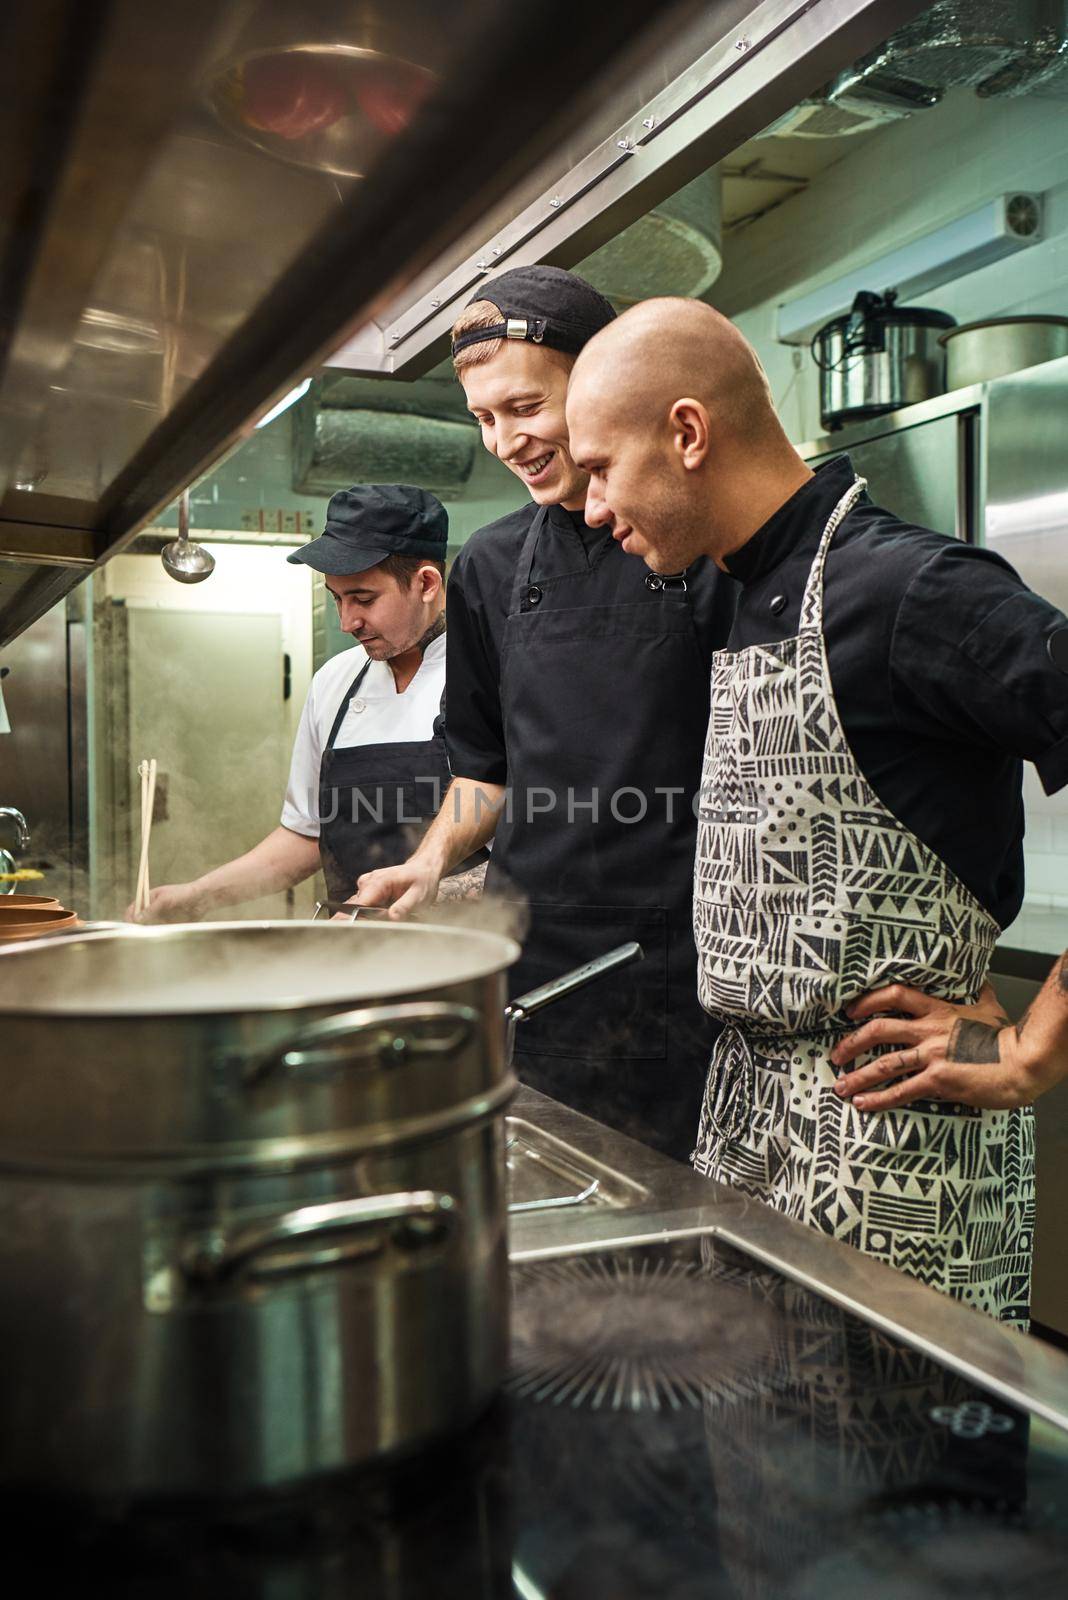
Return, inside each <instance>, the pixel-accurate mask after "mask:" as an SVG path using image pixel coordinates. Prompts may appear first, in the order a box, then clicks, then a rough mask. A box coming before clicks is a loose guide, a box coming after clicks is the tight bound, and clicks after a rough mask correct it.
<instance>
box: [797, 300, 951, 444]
mask: <svg viewBox="0 0 1068 1600" xmlns="http://www.w3.org/2000/svg"><path fill="white" fill-rule="evenodd" d="M952 326H953V318H952V317H951V316H949V315H948V314H947V313H946V312H944V311H932V310H929V309H927V308H926V307H924V306H899V305H897V304H896V303H895V296H894V294H893V293H892V292H888V293H887V294H886V295H885V296H881V295H876V294H869V293H868V292H867V291H863V290H862V291H861V293H860V294H858V295H857V297H856V299H855V300H854V302H853V306H852V309H851V310H850V311H849V312H848V313H847V315H846V316H844V317H835V318H834V319H833V321H831V322H828V323H827V324H826V325H825V326H824V327H822V328H821V329H820V330H819V332H818V333H817V334H816V335H815V336H814V338H813V340H812V355H813V358H814V359H815V362H816V365H817V366H818V367H819V370H820V417H821V419H822V421H823V426H824V427H825V428H840V427H842V426H843V425H844V424H846V423H848V422H860V421H863V420H864V418H865V417H878V416H882V415H883V413H884V412H887V411H896V410H897V409H898V407H899V406H908V405H914V404H915V403H916V402H917V401H918V400H927V399H929V398H930V397H931V396H932V395H936V394H941V393H942V390H943V388H944V387H945V384H944V373H945V356H944V353H943V351H942V348H941V346H940V344H939V342H938V336H939V334H940V333H941V332H942V330H943V329H944V328H952Z"/></svg>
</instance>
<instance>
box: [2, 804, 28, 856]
mask: <svg viewBox="0 0 1068 1600" xmlns="http://www.w3.org/2000/svg"><path fill="white" fill-rule="evenodd" d="M0 817H10V818H11V820H12V822H13V823H14V824H15V831H16V833H17V835H18V848H19V850H20V851H21V852H22V853H23V854H25V853H26V851H27V850H28V849H29V848H30V830H29V828H28V827H27V826H26V818H25V817H24V816H23V815H22V812H21V811H16V810H15V807H14V806H0Z"/></svg>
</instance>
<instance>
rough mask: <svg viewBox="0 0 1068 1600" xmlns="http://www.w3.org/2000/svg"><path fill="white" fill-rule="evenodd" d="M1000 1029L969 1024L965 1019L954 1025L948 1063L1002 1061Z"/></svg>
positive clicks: (975, 1023)
mask: <svg viewBox="0 0 1068 1600" xmlns="http://www.w3.org/2000/svg"><path fill="white" fill-rule="evenodd" d="M999 1031H1000V1030H999V1029H997V1028H991V1027H989V1026H988V1025H987V1023H985V1022H967V1021H965V1020H964V1019H963V1018H962V1019H961V1020H960V1021H959V1022H955V1023H954V1024H953V1032H952V1033H951V1034H950V1036H949V1043H948V1045H947V1046H946V1060H947V1061H974V1062H984V1063H985V1062H991V1061H1000V1060H1001V1043H1000V1040H999V1038H998V1034H999Z"/></svg>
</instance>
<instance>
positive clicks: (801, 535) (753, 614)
mask: <svg viewBox="0 0 1068 1600" xmlns="http://www.w3.org/2000/svg"><path fill="white" fill-rule="evenodd" d="M567 414H568V427H569V433H570V438H571V450H572V455H573V457H574V459H575V461H576V463H577V464H578V465H579V466H580V467H581V468H582V469H583V470H584V471H585V472H588V473H589V475H590V483H589V489H588V493H587V501H586V520H587V522H588V523H590V524H591V526H604V527H610V528H611V531H612V534H613V536H614V537H615V538H616V539H618V540H619V541H620V543H621V544H622V546H623V549H624V550H626V551H628V552H630V553H631V554H633V555H636V556H641V557H642V558H643V559H644V560H645V562H646V563H647V565H648V566H650V567H651V568H652V569H653V570H654V571H660V570H676V569H678V568H679V567H681V566H684V565H685V564H686V563H687V562H690V561H693V560H695V559H696V558H697V557H698V556H700V555H706V556H709V557H711V559H712V560H713V561H715V562H716V563H717V564H718V565H719V566H720V567H721V568H722V569H723V570H724V571H726V572H729V573H730V574H731V575H732V577H734V578H736V579H737V580H738V581H739V583H740V584H741V586H742V589H741V596H740V600H739V609H738V613H737V616H736V620H735V624H734V628H733V630H732V633H731V636H730V638H729V640H728V643H727V647H726V649H724V650H723V651H720V652H718V653H717V655H716V656H715V657H714V660H713V668H712V692H711V715H710V720H709V733H708V743H707V746H706V752H705V763H704V771H703V777H702V788H701V801H700V819H699V826H698V840H697V854H696V866H695V889H694V930H695V936H696V941H697V948H698V984H699V992H700V996H701V1000H702V1003H703V1004H704V1005H705V1007H706V1008H707V1009H708V1010H709V1011H710V1012H711V1013H712V1014H713V1015H714V1016H715V1017H718V1018H720V1019H722V1020H723V1021H724V1023H725V1024H726V1026H725V1028H724V1031H723V1033H722V1034H721V1036H720V1039H719V1041H718V1042H717V1044H716V1046H715V1047H714V1050H713V1054H712V1060H711V1064H710V1069H709V1075H708V1082H707V1087H706V1091H705V1098H704V1105H703V1109H702V1115H701V1123H700V1130H699V1133H698V1139H697V1148H696V1151H695V1153H694V1158H693V1159H694V1165H695V1166H696V1168H697V1170H698V1171H699V1172H702V1173H705V1174H707V1175H709V1176H712V1177H715V1178H718V1179H721V1180H723V1181H725V1182H728V1183H731V1184H734V1185H735V1186H737V1187H738V1188H741V1189H743V1190H744V1191H745V1192H746V1193H748V1194H751V1195H755V1196H757V1197H759V1198H760V1199H762V1200H765V1201H767V1202H769V1203H770V1204H772V1205H773V1206H775V1207H777V1208H778V1209H779V1210H782V1211H785V1212H786V1213H787V1214H789V1215H790V1216H793V1217H796V1218H800V1219H802V1220H804V1221H806V1222H808V1223H810V1224H812V1225H814V1226H816V1227H819V1228H821V1229H823V1230H825V1231H826V1232H829V1233H831V1234H833V1235H834V1236H835V1237H837V1238H839V1239H844V1240H846V1241H848V1242H849V1243H850V1244H853V1245H856V1246H858V1247H859V1248H861V1249H863V1250H866V1251H868V1252H869V1253H870V1254H872V1255H874V1256H877V1257H879V1258H880V1259H882V1260H884V1261H886V1262H889V1263H890V1264H891V1265H894V1266H897V1267H900V1268H902V1269H903V1270H905V1271H908V1272H911V1273H913V1274H914V1275H915V1276H917V1277H919V1278H921V1279H922V1280H923V1281H925V1282H927V1283H930V1284H933V1285H935V1286H936V1287H938V1288H940V1289H942V1290H944V1291H945V1292H947V1293H949V1294H953V1295H955V1296H957V1297H959V1298H961V1299H963V1300H965V1301H967V1302H968V1303H969V1304H971V1305H974V1306H977V1307H981V1308H982V1309H984V1310H986V1311H988V1312H990V1313H991V1314H992V1315H994V1316H996V1317H999V1318H1001V1319H1002V1320H1004V1321H1006V1322H1012V1323H1018V1324H1024V1323H1026V1320H1027V1316H1028V1305H1029V1292H1030V1289H1029V1286H1030V1262H1031V1234H1032V1226H1033V1209H1034V1183H1033V1168H1034V1154H1033V1152H1034V1130H1033V1120H1032V1115H1031V1113H1030V1112H1029V1111H1028V1110H1026V1109H1020V1108H1017V1109H1012V1110H992V1109H980V1108H978V1107H971V1106H965V1105H963V1104H961V1103H959V1102H957V1101H956V1100H952V1099H950V1100H944V1099H942V1098H941V1097H940V1091H939V1083H938V1079H937V1076H936V1077H935V1078H934V1080H933V1081H931V1080H929V1092H928V1095H927V1097H926V1098H925V1099H923V1100H921V1101H917V1102H915V1103H913V1104H911V1105H908V1106H906V1107H901V1106H895V1107H891V1108H890V1109H886V1110H881V1111H879V1112H878V1114H876V1115H870V1114H867V1115H866V1114H865V1113H864V1112H863V1111H862V1110H858V1109H857V1108H856V1107H855V1106H854V1105H851V1104H850V1103H849V1100H848V1098H847V1097H846V1096H845V1095H843V1093H841V1092H839V1090H840V1085H839V1072H840V1066H841V1063H843V1062H844V1061H846V1060H849V1059H851V1056H850V1048H851V1047H850V1044H849V1039H848V1035H849V1033H850V1019H849V1008H850V1007H852V1006H853V1005H854V1003H856V1002H858V1001H859V1000H860V999H861V997H862V996H863V995H864V994H865V992H866V991H871V990H875V989H884V990H885V989H886V988H887V987H888V986H889V989H890V992H889V993H888V994H884V995H883V996H882V997H881V998H882V1003H883V1004H884V1005H886V1006H887V1007H894V1008H895V1009H896V1008H897V1006H898V1004H899V1002H902V1001H904V1000H905V999H906V998H907V997H906V995H905V988H906V987H907V988H908V990H910V991H923V992H924V993H925V994H926V995H928V996H931V997H934V998H935V999H939V1000H942V1001H947V1002H950V1003H952V1004H953V1005H955V1006H956V1007H957V1017H956V1020H957V1021H959V1022H960V1023H961V1027H960V1028H959V1029H956V1030H955V1035H956V1038H955V1044H954V1045H953V1046H947V1048H951V1049H952V1050H953V1052H954V1053H953V1055H952V1060H953V1062H954V1063H958V1062H962V1061H963V1062H967V1061H968V1060H969V1059H972V1060H974V1061H976V1062H977V1063H981V1062H984V1061H985V1060H987V1058H988V1056H989V1052H990V1050H991V1049H993V1048H996V1041H997V1038H998V1029H999V1028H1000V1027H1003V1026H1004V1025H1005V1024H1006V1022H1007V1019H1006V1018H1004V1017H1003V1016H999V1013H998V1008H997V1006H996V1002H994V1000H993V997H992V992H991V991H990V990H989V989H984V984H985V980H986V974H987V969H988V966H989V962H990V956H991V953H992V951H993V948H994V943H995V941H996V939H997V937H998V934H999V932H1000V930H1001V928H1003V927H1004V926H1005V925H1006V924H1007V923H1008V922H1010V921H1012V919H1013V918H1014V917H1015V915H1016V913H1017V911H1018V909H1019V906H1020V903H1021V899H1022V893H1023V861H1022V850H1021V843H1022V833H1023V810H1022V803H1021V794H1020V787H1021V762H1022V761H1023V760H1030V761H1033V762H1034V763H1035V765H1036V767H1037V768H1038V772H1039V775H1040V777H1041V779H1042V782H1043V784H1044V786H1045V788H1046V790H1047V792H1053V791H1054V790H1056V789H1059V788H1060V787H1062V785H1063V784H1064V783H1065V782H1066V781H1068V683H1066V681H1065V677H1064V674H1063V672H1062V671H1061V670H1060V669H1059V668H1058V666H1057V665H1056V664H1055V661H1056V660H1063V659H1064V654H1063V653H1062V652H1061V650H1060V649H1059V648H1058V647H1059V645H1061V644H1065V643H1068V634H1066V633H1065V631H1064V630H1065V629H1066V627H1068V621H1066V619H1065V617H1064V616H1063V615H1062V613H1061V612H1059V611H1057V610H1056V609H1055V608H1054V607H1053V606H1051V605H1049V604H1048V603H1047V602H1046V601H1044V600H1042V599H1040V598H1039V597H1038V596H1037V595H1035V594H1032V593H1031V592H1030V591H1029V590H1028V589H1027V588H1026V587H1025V586H1024V584H1023V583H1022V582H1021V581H1020V579H1019V578H1018V577H1017V575H1016V574H1015V573H1014V572H1013V570H1012V569H1011V567H1009V566H1008V565H1007V564H1006V563H1005V562H1004V561H1002V560H1001V559H1000V558H999V557H998V556H996V555H994V554H993V553H992V552H990V551H987V550H980V549H976V548H974V547H971V546H968V545H964V544H961V543H959V542H958V541H957V540H954V539H948V538H944V537H942V536H941V535H939V534H936V533H932V532H930V531H929V530H927V529H923V528H916V527H911V526H908V525H907V524H905V523H904V522H902V521H900V520H899V519H898V518H897V517H894V516H892V515H891V514H890V513H889V512H886V511H883V510H880V509H879V508H877V507H876V506H874V505H873V504H872V503H871V501H870V500H869V499H868V497H867V495H866V494H865V492H864V490H865V485H864V483H863V481H861V480H859V479H857V478H856V476H855V474H854V472H853V469H852V467H851V466H850V464H849V461H848V459H847V458H845V457H844V456H843V457H840V458H838V459H836V460H834V461H832V462H830V463H829V464H828V465H827V466H825V467H821V468H820V470H819V471H818V472H816V473H815V474H814V473H812V472H811V471H810V469H809V468H808V466H807V465H806V464H805V463H804V462H803V461H802V460H801V458H800V457H799V456H798V454H797V453H796V451H795V450H794V449H793V447H792V446H791V445H790V443H789V440H788V439H787V437H786V435H785V433H784V431H783V428H782V425H781V423H780V422H779V419H778V417H777V416H776V413H775V409H774V406H773V404H772V401H771V397H770V394H769V391H768V385H767V381H766V379H765V376H764V373H763V371H762V369H761V367H760V364H759V362H758V360H757V357H756V355H755V353H754V351H753V350H752V348H751V347H750V346H749V345H748V343H747V342H746V340H745V339H744V338H743V337H742V335H741V334H740V333H739V332H738V331H737V329H735V328H733V327H732V326H731V324H730V323H729V322H727V321H726V320H725V319H724V318H723V317H721V316H719V315H718V314H717V313H716V312H715V311H713V310H712V309H711V308H710V307H708V306H706V305H703V304H700V303H697V302H691V301H677V300H658V301H649V302H646V303H644V304H643V305H641V306H639V307H636V308H635V309H634V310H632V311H629V312H627V313H626V314H625V315H624V316H622V317H621V318H619V320H618V321H617V322H616V323H614V324H613V325H612V326H610V327H609V328H607V329H605V330H604V331H603V332H602V333H599V334H598V335H597V337H596V338H595V339H593V340H592V341H591V342H590V344H589V346H588V347H587V349H586V350H585V351H584V352H583V353H582V355H580V356H579V358H578V361H577V362H576V365H575V370H574V372H573V374H572V379H571V385H570V389H569V394H568V405H567ZM1051 640H1053V641H1055V643H1054V648H1053V650H1052V651H1051V650H1050V648H1049V647H1050V641H1051ZM871 1027H872V1025H871V1024H870V1023H869V1024H868V1028H869V1030H870V1029H871ZM931 1037H933V1032H932V1030H931V1029H930V1028H929V1027H927V1026H926V1025H925V1024H924V1021H923V1019H922V1018H920V1017H917V1016H906V1017H905V1018H900V1017H898V1018H897V1019H887V1020H884V1022H883V1023H882V1024H880V1025H879V1029H878V1032H877V1033H876V1034H875V1035H874V1038H873V1034H872V1032H871V1031H869V1032H868V1033H867V1035H866V1040H865V1042H866V1043H867V1044H868V1046H869V1048H870V1045H871V1043H873V1042H875V1041H876V1040H877V1041H878V1042H879V1043H894V1044H898V1043H904V1044H906V1045H909V1046H911V1047H912V1048H913V1050H914V1052H915V1057H914V1059H912V1060H911V1069H912V1070H916V1069H918V1068H919V1067H921V1066H924V1065H926V1056H925V1052H927V1051H929V1049H930V1048H931V1042H930V1041H931ZM991 1037H993V1039H994V1040H995V1044H994V1045H992V1044H991V1043H990V1041H991ZM944 1042H945V1041H944ZM969 1051H971V1052H972V1055H971V1057H970V1058H969ZM896 1054H897V1055H898V1057H899V1056H900V1052H896ZM893 1070H896V1071H898V1072H899V1071H900V1070H901V1066H900V1061H899V1062H898V1065H897V1066H896V1068H894V1069H892V1071H893Z"/></svg>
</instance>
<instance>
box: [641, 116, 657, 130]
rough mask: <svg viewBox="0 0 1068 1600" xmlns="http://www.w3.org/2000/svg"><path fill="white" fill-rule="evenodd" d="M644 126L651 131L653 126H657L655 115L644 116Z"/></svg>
mask: <svg viewBox="0 0 1068 1600" xmlns="http://www.w3.org/2000/svg"><path fill="white" fill-rule="evenodd" d="M642 127H643V128H648V129H649V130H650V131H651V130H652V129H653V128H655V127H656V118H655V117H643V118H642Z"/></svg>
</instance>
